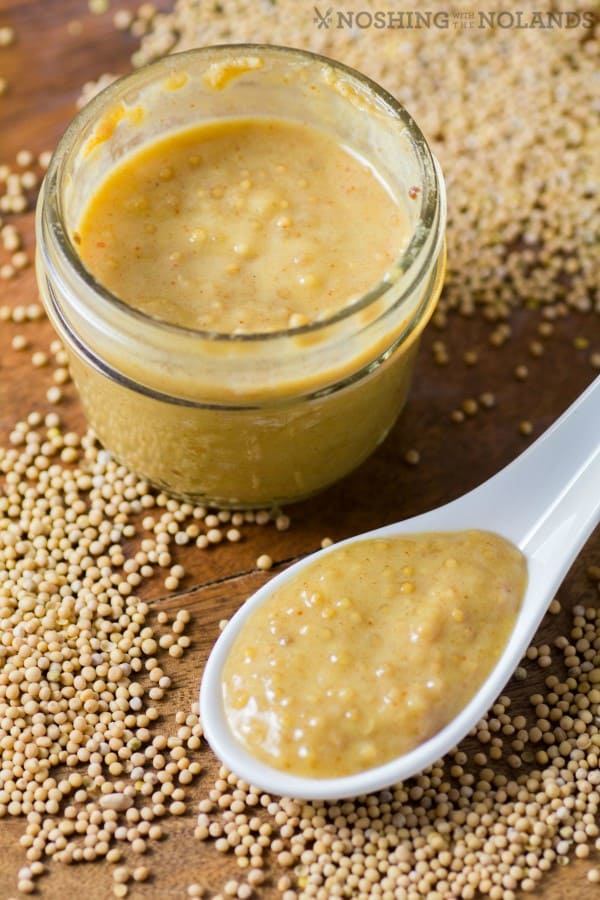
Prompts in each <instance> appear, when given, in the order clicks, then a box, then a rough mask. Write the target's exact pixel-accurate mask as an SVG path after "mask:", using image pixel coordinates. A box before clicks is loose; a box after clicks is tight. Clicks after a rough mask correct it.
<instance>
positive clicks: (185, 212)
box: [75, 118, 410, 334]
mask: <svg viewBox="0 0 600 900" xmlns="http://www.w3.org/2000/svg"><path fill="white" fill-rule="evenodd" d="M409 237H410V228H409V223H408V216H407V212H406V209H405V208H404V207H403V206H401V205H399V204H398V203H397V202H396V201H395V200H394V198H393V197H392V196H391V195H390V193H389V191H388V190H387V189H386V187H385V185H384V184H382V183H381V181H380V180H379V179H378V178H377V176H376V174H375V172H374V171H373V169H372V167H371V166H370V165H368V164H367V163H366V162H365V161H363V160H361V159H358V158H357V157H356V156H354V155H353V154H352V153H350V152H349V151H347V150H346V149H345V148H344V147H342V146H340V145H339V144H338V143H337V142H336V141H335V140H334V139H333V138H332V137H331V136H329V135H328V134H326V133H325V132H323V131H318V130H317V129H315V128H311V127H309V126H306V125H301V124H298V123H295V122H292V121H286V120H285V119H277V120H275V119H258V118H257V119H237V120H230V119H229V120H223V121H219V122H211V123H208V124H204V125H199V126H196V127H195V128H192V129H189V130H186V131H181V132H178V133H175V134H171V135H169V136H168V137H165V138H163V139H162V140H158V141H156V142H155V143H153V144H151V145H150V146H149V147H147V148H144V149H142V150H139V151H138V152H137V153H135V154H134V155H132V156H129V157H127V158H126V159H125V160H124V161H123V162H122V163H121V164H120V165H119V166H118V167H116V168H115V169H114V170H113V171H112V172H110V174H109V176H108V178H107V179H106V181H105V182H104V183H103V184H102V185H101V186H100V188H99V190H98V191H97V192H96V193H95V194H94V196H93V197H92V199H91V201H90V203H89V205H88V207H87V209H86V211H85V213H84V216H83V218H82V221H81V225H80V227H79V229H78V231H77V233H76V236H75V240H76V243H77V245H78V249H79V253H80V256H81V259H82V260H83V262H84V263H85V265H86V266H87V267H88V269H89V270H90V271H91V273H92V274H93V275H94V276H95V277H96V278H97V279H98V281H100V282H101V283H102V284H103V285H104V286H105V287H107V288H109V290H110V291H112V292H113V293H114V294H115V295H116V296H118V297H120V298H121V299H122V300H124V301H125V302H126V303H129V304H130V305H131V306H133V307H136V308H137V309H140V310H143V311H144V312H145V313H148V314H149V315H152V316H155V317H156V318H159V319H163V320H165V321H167V322H170V323H172V324H175V325H181V326H184V327H186V328H195V329H201V330H203V331H217V332H227V333H233V334H236V333H248V332H263V333H264V332H269V331H279V330H282V329H287V328H294V327H298V326H300V325H306V324H308V323H311V322H314V321H316V320H319V319H324V318H326V317H328V316H330V315H332V314H333V313H335V312H337V311H338V310H339V309H340V308H342V307H344V306H348V305H349V304H351V303H352V302H354V301H356V300H357V299H358V298H360V297H361V296H362V295H363V294H364V293H366V292H367V291H368V290H369V288H370V287H371V286H372V285H373V284H376V283H377V282H378V281H379V280H380V279H381V278H383V276H384V275H385V274H386V272H387V271H388V270H389V269H391V268H392V266H393V264H394V262H395V261H396V260H397V259H398V258H399V257H400V256H401V254H402V252H403V250H404V249H405V247H406V245H407V243H408V239H409Z"/></svg>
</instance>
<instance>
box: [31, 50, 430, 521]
mask: <svg viewBox="0 0 600 900" xmlns="http://www.w3.org/2000/svg"><path fill="white" fill-rule="evenodd" d="M265 115H267V116H270V117H273V118H287V119H291V120H294V121H299V122H302V123H307V124H308V125H312V126H315V127H317V128H320V129H323V130H325V131H326V132H328V133H329V134H331V135H333V136H334V137H335V138H336V139H337V141H338V143H339V144H341V145H343V146H346V147H349V148H351V149H352V150H353V151H354V152H355V153H357V154H358V155H359V156H361V157H363V158H364V159H366V160H368V161H369V162H370V163H371V164H372V166H373V167H374V170H375V171H376V172H377V173H378V175H379V177H380V178H381V179H382V181H383V182H384V183H385V184H386V186H387V187H388V189H389V190H390V191H391V192H392V193H393V195H394V196H395V197H396V198H397V201H398V202H399V203H402V204H404V205H405V207H406V209H407V212H408V216H409V219H410V225H411V238H410V241H409V244H408V246H407V249H406V250H405V252H403V254H402V256H401V258H400V259H398V260H397V262H396V263H395V265H394V266H393V268H392V269H391V270H390V271H389V272H388V273H387V274H386V276H385V277H384V278H383V279H382V280H381V281H380V282H379V283H377V284H374V285H373V287H372V289H371V290H370V291H368V293H367V294H365V295H364V296H362V297H360V298H359V299H358V300H356V301H354V302H351V303H349V304H348V305H347V306H345V307H344V308H343V309H341V310H339V311H338V312H337V313H336V314H334V315H332V316H330V317H329V318H323V319H322V320H319V321H315V322H312V323H311V324H308V325H304V326H302V327H298V328H290V329H289V330H283V331H273V332H268V333H264V334H232V333H214V332H202V331H196V330H192V329H189V328H184V327H180V326H177V325H174V324H170V323H169V322H165V321H161V320H159V319H156V318H153V317H151V316H149V315H147V314H145V313H143V312H141V311H139V310H137V309H134V308H132V307H131V306H129V305H127V304H125V303H124V302H122V301H121V300H120V299H119V298H118V297H116V296H114V295H113V294H111V293H110V292H109V291H107V290H106V289H105V288H103V287H102V285H100V284H99V283H98V282H97V281H95V279H94V278H93V277H92V276H91V274H90V273H89V272H88V271H87V269H86V268H85V267H84V265H83V264H82V262H81V260H80V258H79V256H78V253H77V246H76V243H75V239H74V237H73V235H74V233H75V232H76V230H77V227H78V223H79V221H80V219H81V216H82V213H83V211H84V209H85V208H86V206H87V204H88V202H89V200H90V198H91V196H92V195H93V194H94V192H95V191H96V190H97V189H98V187H99V186H100V184H101V183H102V181H103V179H104V178H105V177H106V175H107V173H108V172H109V171H110V169H111V167H113V166H114V165H115V163H116V162H118V161H119V160H120V159H121V158H122V157H123V156H124V155H126V154H130V153H132V152H134V151H135V150H136V149H137V148H139V147H141V146H142V145H144V144H147V143H149V142H151V141H153V140H155V139H157V138H159V137H161V136H164V135H166V134H168V133H170V132H174V131H177V130H180V129H183V128H189V127H190V126H192V125H195V124H200V123H202V122H204V121H211V120H212V121H214V120H217V119H221V118H236V117H238V118H239V117H245V118H248V117H252V116H265ZM444 225H445V193H444V187H443V180H442V176H441V173H440V170H439V167H438V165H437V163H436V162H435V160H434V158H433V157H432V155H431V152H430V150H429V148H428V146H427V143H426V141H425V139H424V137H423V135H422V134H421V132H420V131H419V129H418V127H417V125H416V124H415V123H414V121H413V120H412V119H411V117H410V116H409V115H408V113H407V112H406V110H405V109H403V107H402V106H401V105H400V104H399V103H397V102H396V100H394V98H393V97H391V96H390V95H389V94H387V93H386V92H385V91H384V90H383V89H382V88H380V87H379V86H377V85H376V84H374V83H373V82H372V81H370V80H369V79H367V78H366V77H364V76H363V75H361V74H359V73H357V72H355V71H353V70H351V69H349V68H347V67H345V66H344V65H342V64H340V63H338V62H334V61H333V60H330V59H326V58H324V57H321V56H317V55H315V54H311V53H307V52H304V51H300V50H291V49H288V48H282V47H273V46H263V45H241V44H238V45H229V46H219V47H207V48H201V49H197V50H192V51H189V52H185V53H180V54H174V55H172V56H167V57H165V58H164V59H161V60H160V61H159V62H156V63H153V64H151V65H149V66H147V67H145V68H143V69H140V70H138V71H136V72H134V73H133V74H131V75H129V76H127V77H125V78H122V79H120V80H118V81H116V82H115V83H113V84H112V85H110V86H109V87H108V88H107V89H106V90H104V91H103V92H102V93H101V94H99V95H98V96H97V97H95V98H94V99H93V100H92V101H91V102H90V103H88V104H87V106H85V107H84V109H83V110H82V111H81V112H80V113H79V114H78V115H77V117H76V118H75V120H74V121H73V123H72V124H71V126H70V127H69V128H68V130H67V131H66V133H65V134H64V136H63V138H62V139H61V141H60V143H59V145H58V147H57V149H56V152H55V153H54V155H53V158H52V161H51V163H50V166H49V169H48V172H47V174H46V178H45V180H44V183H43V186H42V189H41V193H40V198H39V203H38V210H37V217H36V231H37V239H38V240H37V247H38V249H37V259H36V267H37V274H38V282H39V287H40V292H41V295H42V298H43V301H44V304H45V307H46V310H47V312H48V315H49V317H50V319H51V321H52V323H53V325H54V327H55V329H56V331H57V332H58V334H59V336H60V337H61V339H62V341H63V343H64V345H65V348H66V350H67V353H68V356H69V361H70V367H71V371H72V375H73V378H74V381H75V384H76V386H77V389H78V392H79V395H80V398H81V402H82V405H83V409H84V412H85V414H86V416H87V419H88V421H89V422H90V424H91V425H92V427H93V428H94V430H95V432H96V433H97V435H98V437H99V439H100V441H101V442H102V443H103V445H104V446H105V447H106V448H107V449H108V450H109V451H110V452H111V453H112V454H113V455H114V456H115V458H116V459H118V460H119V461H121V462H123V463H125V464H126V465H127V466H129V467H130V468H131V469H132V470H133V471H135V472H136V473H137V474H138V475H139V476H141V477H143V478H145V479H148V480H149V481H150V482H152V483H153V484H155V485H157V486H158V487H160V488H162V489H164V490H166V491H168V492H170V493H172V494H174V495H177V496H179V497H183V498H187V499H190V500H192V501H195V502H202V503H211V504H216V505H219V506H235V507H256V506H275V505H279V504H283V503H289V502H291V501H295V500H298V499H300V498H304V497H307V496H309V495H311V494H314V493H315V492H317V491H319V490H321V489H322V488H324V487H325V486H326V485H328V484H330V483H332V482H334V481H336V480H337V479H339V478H341V477H342V476H344V475H346V474H347V473H348V472H350V471H351V470H352V469H354V468H355V467H356V466H357V465H358V464H359V463H360V462H362V461H363V460H364V459H365V458H366V457H367V456H368V455H369V454H370V453H371V452H372V451H373V450H374V449H375V448H376V447H377V445H378V444H379V443H380V442H381V441H382V440H383V439H384V438H385V436H386V435H387V433H388V432H389V430H390V428H391V427H392V425H393V424H394V422H395V420H396V417H397V416H398V413H399V411H400V409H401V408H402V406H403V404H404V401H405V399H406V396H407V392H408V389H409V384H410V378H411V372H412V368H413V362H414V358H415V354H416V351H417V344H418V340H419V335H420V334H421V332H422V330H423V328H424V326H425V324H426V322H427V321H428V319H429V318H430V316H431V314H432V312H433V310H434V307H435V304H436V301H437V298H438V296H439V293H440V290H441V286H442V281H443V273H444V262H445V249H444V237H443V235H444ZM356 227H357V228H360V222H357V223H356Z"/></svg>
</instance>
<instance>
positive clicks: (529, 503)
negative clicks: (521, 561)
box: [200, 377, 600, 800]
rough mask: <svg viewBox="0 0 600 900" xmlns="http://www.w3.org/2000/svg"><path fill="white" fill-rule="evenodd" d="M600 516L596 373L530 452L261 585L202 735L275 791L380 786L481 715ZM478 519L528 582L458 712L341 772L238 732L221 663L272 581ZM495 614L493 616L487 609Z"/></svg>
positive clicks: (214, 688)
mask: <svg viewBox="0 0 600 900" xmlns="http://www.w3.org/2000/svg"><path fill="white" fill-rule="evenodd" d="M599 520H600V377H599V378H596V380H595V381H594V382H593V383H592V384H591V385H590V387H589V388H588V389H587V390H586V391H585V392H584V393H583V394H582V395H581V396H580V397H579V398H578V399H577V400H576V401H575V402H574V403H573V405H572V406H570V407H569V409H568V410H567V411H566V412H565V413H564V414H563V415H562V416H561V417H560V419H558V420H557V421H556V422H555V423H554V425H552V426H551V427H550V428H549V429H548V430H547V431H546V432H545V433H544V434H543V435H542V436H541V437H540V438H538V440H537V441H535V443H533V444H532V445H531V446H530V447H529V448H528V449H527V450H526V451H525V452H524V453H522V454H521V455H520V456H519V457H517V459H515V460H514V461H513V462H512V463H510V464H509V465H508V466H506V468H504V469H502V470H501V471H500V472H499V473H498V474H497V475H494V476H493V477H492V478H490V479H489V480H488V481H486V482H484V483H483V484H482V485H480V486H479V487H478V488H475V489H474V490H472V491H470V492H469V493H467V494H465V495H464V496H463V497H460V498H459V499H457V500H454V501H452V502H451V503H448V504H446V505H445V506H442V507H439V508H437V509H434V510H431V511H429V512H426V513H423V514H421V515H418V516H415V517H412V518H410V519H405V520H403V521H401V522H397V523H395V524H393V525H387V526H385V527H383V528H378V529H376V530H374V531H370V532H368V533H366V534H362V535H358V536H355V537H351V538H348V539H347V540H345V541H340V542H339V543H338V544H335V545H333V546H331V547H328V548H326V549H325V550H320V551H317V553H313V554H311V555H310V556H307V557H306V558H304V559H303V560H301V561H299V562H297V563H295V564H294V565H292V566H290V567H289V568H288V569H286V570H285V571H283V572H281V573H280V574H278V575H277V576H275V577H274V578H273V579H271V580H270V581H269V582H268V583H267V584H265V585H263V587H262V588H260V589H259V590H258V591H257V592H256V593H255V594H254V595H253V596H252V597H250V598H249V599H248V600H247V601H246V602H245V603H244V605H243V606H242V607H241V608H240V609H239V610H238V612H237V613H236V614H235V615H234V616H233V618H232V619H231V620H230V622H229V623H228V624H227V626H226V628H225V629H224V631H223V633H222V634H221V636H220V637H219V639H218V640H217V642H216V644H215V646H214V648H213V650H212V652H211V654H210V657H209V659H208V662H207V664H206V667H205V670H204V675H203V678H202V685H201V690H200V716H201V720H202V724H203V728H204V733H205V736H206V738H207V740H208V742H209V744H210V745H211V747H212V748H213V750H214V752H215V754H216V755H217V756H218V757H219V759H221V761H222V762H223V763H224V764H225V765H226V766H227V767H228V768H229V769H230V770H231V771H233V772H235V773H236V775H238V776H239V777H241V778H243V779H244V780H245V781H247V782H248V783H250V784H252V785H256V786H257V787H258V788H260V789H262V790H264V791H267V792H269V793H273V794H278V795H283V796H292V797H298V798H303V799H308V800H337V799H341V798H344V797H353V796H359V795H362V794H366V793H369V792H371V791H376V790H382V789H383V788H386V787H389V786H390V785H392V784H396V783H398V782H400V781H402V780H404V779H406V778H409V777H411V776H412V775H416V774H417V773H419V772H421V771H422V770H423V769H425V768H427V767H428V766H430V765H431V764H433V763H434V762H435V761H436V760H438V759H440V758H441V757H442V756H443V755H444V754H445V753H447V752H448V751H449V750H451V749H452V748H453V747H455V746H456V745H457V744H458V743H459V741H460V740H461V739H462V738H464V736H465V735H466V734H467V733H468V732H469V731H470V730H471V729H472V728H473V726H474V725H475V724H476V723H477V722H478V721H479V720H480V719H481V718H482V717H483V716H484V715H485V713H486V712H487V710H488V709H489V708H490V707H491V705H492V704H493V702H494V700H495V699H496V697H497V696H498V695H499V694H500V693H501V691H502V689H503V688H504V686H505V684H506V682H507V681H508V680H509V678H510V677H511V675H512V673H513V672H514V670H515V668H516V667H517V666H518V664H519V662H520V660H521V658H522V656H523V654H524V652H525V650H526V649H527V647H528V646H529V644H530V642H531V640H532V638H533V636H534V634H535V632H536V630H537V628H538V626H539V624H540V622H541V620H542V618H543V616H544V614H545V612H546V610H547V608H548V606H549V604H550V602H551V601H552V599H553V597H554V595H555V593H556V590H557V589H558V587H559V585H560V583H561V581H562V580H563V578H564V576H565V575H566V573H567V571H568V569H569V568H570V566H571V564H572V562H573V561H574V559H575V557H576V556H577V554H578V552H579V550H580V549H581V547H582V546H583V544H584V542H585V540H586V539H587V537H588V536H589V535H590V534H591V532H592V530H593V529H594V527H595V526H596V525H597V524H598V521H599ZM468 529H480V530H484V531H492V532H495V533H496V534H498V535H500V536H501V537H503V538H506V539H507V540H509V541H511V542H512V543H513V544H515V545H516V546H517V547H518V548H519V549H520V550H521V552H522V553H523V554H524V556H525V559H526V562H527V575H528V581H527V587H526V590H525V593H524V596H523V600H522V603H521V607H520V610H519V613H518V616H517V620H516V622H515V626H514V629H513V631H512V633H511V636H510V638H509V640H508V642H507V644H506V646H505V648H504V650H503V652H502V654H501V655H500V657H499V659H498V662H497V663H496V665H495V666H494V668H493V669H492V671H491V673H490V674H489V676H488V677H487V678H486V679H485V681H484V682H483V683H482V684H481V685H480V687H479V688H478V690H477V691H476V693H475V695H474V696H473V697H472V699H471V700H470V701H469V702H468V704H467V705H466V706H465V707H464V708H463V709H462V710H461V712H460V713H459V714H458V715H457V716H456V717H455V718H454V719H453V720H452V721H450V722H449V723H448V724H447V725H445V726H444V727H443V728H442V729H441V730H440V731H438V732H437V734H435V735H434V736H433V737H431V738H430V739H428V740H427V741H425V742H424V743H422V744H420V745H419V746H417V747H415V748H414V749H413V750H411V751H409V752H408V753H404V754H402V755H401V756H398V757H397V758H395V759H392V760H390V761H389V762H387V763H385V764H383V765H379V766H376V767H374V768H370V769H365V770H364V771H361V772H357V773H355V774H351V775H346V776H343V777H335V778H307V777H302V776H297V775H292V774H289V773H287V772H284V771H281V770H279V769H275V768H273V767H272V766H269V765H267V764H265V763H263V762H261V761H259V760H257V759H256V758H255V757H253V756H252V755H251V754H250V753H249V752H248V751H247V750H246V749H245V748H244V747H243V746H242V745H241V744H240V743H239V742H238V741H237V740H236V738H235V737H234V735H233V733H232V731H231V729H230V727H229V724H228V721H227V716H226V713H225V709H224V704H223V696H222V680H223V667H224V665H225V662H226V660H227V658H228V656H229V653H230V651H231V649H232V646H233V644H234V642H235V640H236V638H237V636H238V634H239V632H240V629H241V628H242V627H243V626H244V624H245V623H246V621H247V620H248V618H249V617H250V616H251V615H252V614H253V612H254V611H255V610H256V609H257V608H258V606H260V604H261V603H263V602H264V601H265V600H266V599H267V598H268V597H270V596H271V595H272V593H273V590H274V589H275V588H277V587H279V586H280V585H282V584H283V583H285V582H286V581H287V580H288V579H290V578H291V577H293V576H295V575H297V574H298V572H300V571H301V570H302V569H303V568H305V567H306V566H308V565H310V564H311V563H312V562H314V560H315V558H316V557H317V556H318V555H321V556H325V555H326V554H328V553H332V552H335V551H336V550H337V549H338V548H339V547H341V546H344V545H348V544H350V543H355V542H357V541H361V540H365V539H370V538H390V537H396V536H398V535H403V534H414V533H418V532H427V531H436V532H440V531H459V530H468ZM490 621H491V616H490Z"/></svg>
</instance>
